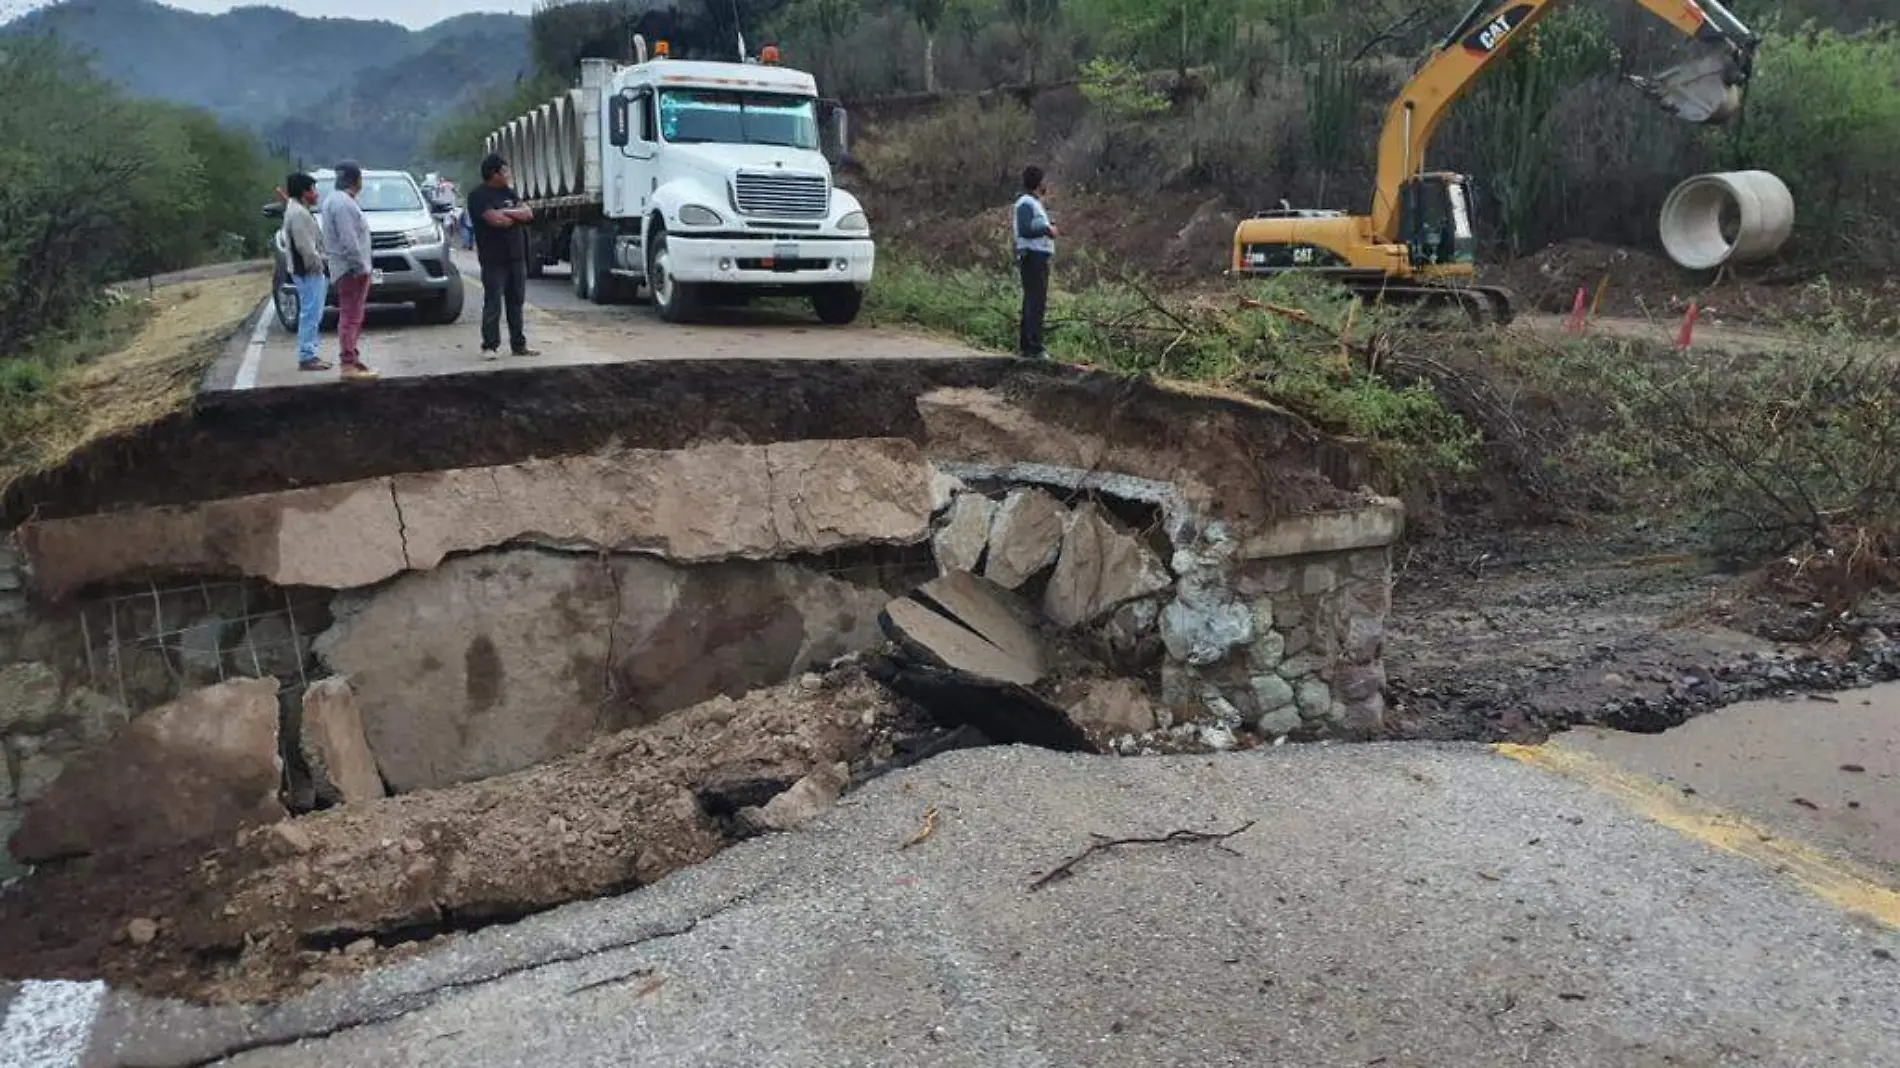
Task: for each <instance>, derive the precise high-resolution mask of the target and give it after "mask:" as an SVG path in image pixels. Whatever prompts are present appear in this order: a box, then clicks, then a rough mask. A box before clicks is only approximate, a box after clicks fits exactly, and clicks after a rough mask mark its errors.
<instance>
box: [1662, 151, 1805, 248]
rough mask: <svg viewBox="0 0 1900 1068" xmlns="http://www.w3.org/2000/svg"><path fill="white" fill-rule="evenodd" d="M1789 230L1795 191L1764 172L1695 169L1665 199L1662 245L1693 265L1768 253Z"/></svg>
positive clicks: (1781, 240)
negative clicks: (1696, 173)
mask: <svg viewBox="0 0 1900 1068" xmlns="http://www.w3.org/2000/svg"><path fill="white" fill-rule="evenodd" d="M1793 231H1794V196H1793V194H1791V193H1789V192H1788V187H1787V185H1786V184H1784V183H1783V182H1782V180H1781V179H1779V178H1777V177H1775V176H1774V175H1772V174H1769V173H1768V172H1767V171H1722V172H1718V173H1715V174H1699V175H1697V176H1695V177H1694V178H1691V179H1689V180H1688V181H1686V182H1683V183H1682V184H1681V185H1679V186H1677V187H1676V188H1675V191H1674V192H1672V193H1670V194H1669V199H1668V200H1667V201H1665V202H1664V203H1663V210H1662V243H1663V250H1664V251H1665V252H1667V253H1669V258H1670V259H1672V260H1675V261H1676V262H1677V263H1678V264H1680V265H1682V266H1684V267H1687V268H1689V269H1691V270H1697V271H1704V270H1709V269H1711V268H1714V267H1720V266H1722V265H1723V264H1725V263H1746V262H1748V261H1750V260H1759V259H1764V258H1766V257H1769V256H1772V255H1774V254H1775V253H1776V252H1778V251H1780V250H1781V246H1782V245H1784V244H1786V243H1787V241H1788V235H1789V234H1790V233H1792V232H1793Z"/></svg>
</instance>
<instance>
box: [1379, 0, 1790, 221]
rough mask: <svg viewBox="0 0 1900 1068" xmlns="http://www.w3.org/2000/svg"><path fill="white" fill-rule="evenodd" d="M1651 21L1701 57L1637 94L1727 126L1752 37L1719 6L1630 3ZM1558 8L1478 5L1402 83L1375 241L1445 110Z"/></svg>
mask: <svg viewBox="0 0 1900 1068" xmlns="http://www.w3.org/2000/svg"><path fill="white" fill-rule="evenodd" d="M1635 2H1636V3H1638V4H1641V5H1642V6H1643V7H1644V8H1646V9H1647V10H1648V11H1649V12H1650V13H1651V14H1653V15H1655V16H1656V17H1657V18H1660V19H1662V20H1663V21H1664V22H1667V23H1668V24H1669V25H1671V26H1673V27H1675V28H1676V29H1677V30H1678V31H1679V32H1681V33H1682V34H1683V35H1684V36H1686V37H1689V38H1691V39H1692V40H1694V41H1695V42H1696V43H1697V44H1698V45H1699V46H1700V47H1701V48H1702V49H1703V54H1702V55H1700V56H1698V57H1697V58H1695V59H1693V60H1690V61H1689V62H1688V63H1685V64H1682V65H1681V66H1678V67H1675V68H1672V69H1671V70H1669V71H1665V72H1663V73H1662V74H1659V75H1656V76H1654V77H1650V78H1636V79H1633V81H1634V82H1635V83H1636V85H1637V87H1638V88H1639V89H1641V90H1643V91H1644V92H1645V93H1647V94H1649V95H1650V96H1651V97H1653V98H1655V99H1656V100H1657V101H1658V102H1659V103H1661V104H1662V105H1663V106H1664V107H1665V108H1668V109H1669V110H1670V111H1673V112H1675V113H1676V114H1677V115H1679V116H1681V117H1683V118H1685V119H1688V120H1690V121H1692V122H1702V123H1717V122H1722V121H1725V120H1726V119H1728V118H1729V117H1730V116H1731V115H1733V114H1734V111H1735V109H1736V108H1737V107H1738V106H1739V104H1740V88H1739V87H1740V86H1741V85H1742V84H1743V83H1745V82H1746V81H1747V80H1748V76H1749V74H1750V73H1751V68H1752V64H1753V60H1754V54H1755V47H1756V45H1757V44H1758V43H1759V41H1760V38H1758V37H1757V36H1756V35H1755V33H1754V31H1752V30H1750V29H1749V28H1748V27H1747V26H1746V25H1745V24H1743V22H1742V21H1741V19H1739V18H1737V17H1735V15H1734V14H1733V13H1732V12H1730V11H1729V10H1728V8H1726V7H1724V6H1723V5H1722V3H1721V0H1635ZM1562 3H1563V0H1502V2H1500V0H1478V2H1477V3H1476V4H1474V5H1473V6H1472V7H1471V9H1470V10H1469V11H1467V12H1466V13H1465V17H1464V18H1463V19H1461V20H1460V21H1459V22H1458V24H1457V26H1456V27H1454V28H1453V29H1452V31H1451V32H1450V33H1449V34H1447V35H1446V36H1445V38H1444V40H1442V41H1440V42H1439V44H1438V47H1437V48H1436V49H1434V50H1433V52H1432V55H1431V58H1429V59H1427V60H1426V61H1425V65H1424V66H1422V67H1420V68H1419V70H1418V73H1417V74H1415V75H1413V76H1412V79H1411V81H1409V82H1407V83H1406V86H1405V89H1404V91H1403V92H1401V93H1400V94H1399V98H1398V99H1397V100H1395V101H1393V103H1392V107H1391V108H1390V109H1389V110H1388V111H1387V113H1386V121H1385V128H1384V130H1383V132H1382V133H1381V135H1380V138H1379V176H1378V185H1377V186H1376V187H1375V189H1374V192H1373V205H1372V231H1373V233H1374V234H1375V235H1376V236H1377V237H1378V238H1379V239H1381V240H1384V241H1388V242H1389V241H1393V240H1396V239H1397V237H1398V233H1399V225H1398V218H1399V212H1400V198H1399V190H1400V189H1401V188H1402V187H1403V186H1404V185H1405V183H1406V182H1408V181H1410V180H1411V179H1412V178H1413V177H1414V176H1416V175H1417V174H1419V173H1420V172H1422V171H1423V170H1424V168H1425V150H1426V148H1427V146H1429V145H1430V144H1431V141H1432V137H1433V135H1434V134H1436V133H1437V132H1438V126H1439V124H1440V123H1441V122H1443V121H1444V118H1445V116H1446V114H1448V113H1449V111H1450V108H1451V105H1452V104H1454V103H1456V102H1457V101H1458V99H1459V98H1461V97H1463V96H1464V95H1465V94H1466V93H1467V92H1469V91H1470V90H1471V87H1472V85H1473V84H1474V83H1475V82H1476V81H1477V79H1478V76H1479V75H1480V74H1482V73H1483V72H1484V70H1485V69H1486V68H1487V67H1489V66H1490V65H1491V64H1492V62H1494V61H1495V60H1497V59H1498V58H1500V57H1502V56H1503V55H1505V54H1506V53H1507V52H1508V51H1509V48H1508V46H1509V45H1510V43H1511V42H1512V41H1513V40H1514V39H1516V38H1517V37H1518V36H1519V35H1520V34H1523V33H1526V32H1528V31H1529V30H1530V29H1531V28H1532V27H1535V26H1536V25H1537V24H1538V23H1539V22H1541V21H1543V20H1544V18H1546V17H1547V16H1549V15H1550V14H1551V13H1552V12H1554V11H1556V10H1557V8H1559V7H1560V6H1562Z"/></svg>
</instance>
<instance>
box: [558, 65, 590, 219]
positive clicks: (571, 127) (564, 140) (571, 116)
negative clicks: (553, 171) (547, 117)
mask: <svg viewBox="0 0 1900 1068" xmlns="http://www.w3.org/2000/svg"><path fill="white" fill-rule="evenodd" d="M560 151H561V182H562V185H563V186H564V187H565V190H564V191H565V192H566V193H568V194H569V195H572V194H575V193H579V192H580V191H581V175H582V171H583V167H584V165H585V162H584V161H583V160H582V158H581V108H580V90H578V89H576V90H573V91H572V92H570V93H568V95H566V96H564V97H562V98H561V146H560Z"/></svg>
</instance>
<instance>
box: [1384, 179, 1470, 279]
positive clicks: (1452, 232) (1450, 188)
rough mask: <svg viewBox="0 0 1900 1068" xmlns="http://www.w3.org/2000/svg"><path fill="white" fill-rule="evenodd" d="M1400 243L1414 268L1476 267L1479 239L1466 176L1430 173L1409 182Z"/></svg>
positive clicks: (1401, 202)
mask: <svg viewBox="0 0 1900 1068" xmlns="http://www.w3.org/2000/svg"><path fill="white" fill-rule="evenodd" d="M1399 240H1400V241H1402V242H1403V243H1404V244H1405V247H1406V250H1407V253H1408V257H1409V259H1410V260H1411V263H1412V266H1413V267H1414V268H1432V267H1450V266H1452V265H1454V264H1464V265H1467V267H1469V266H1470V265H1472V264H1475V263H1476V262H1477V259H1478V239H1477V236H1476V235H1475V234H1473V233H1472V229H1471V197H1470V187H1469V184H1468V182H1467V180H1466V178H1465V176H1464V175H1462V174H1453V173H1451V172H1449V171H1428V172H1426V173H1424V174H1420V175H1418V176H1417V177H1415V178H1413V179H1412V180H1411V181H1409V182H1406V183H1405V185H1404V187H1403V188H1402V189H1401V190H1400V193H1399Z"/></svg>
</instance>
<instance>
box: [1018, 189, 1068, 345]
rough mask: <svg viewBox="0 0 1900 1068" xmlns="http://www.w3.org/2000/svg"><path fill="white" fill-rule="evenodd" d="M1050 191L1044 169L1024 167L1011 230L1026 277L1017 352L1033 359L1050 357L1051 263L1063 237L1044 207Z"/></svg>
mask: <svg viewBox="0 0 1900 1068" xmlns="http://www.w3.org/2000/svg"><path fill="white" fill-rule="evenodd" d="M1047 191H1048V190H1047V186H1046V184H1045V182H1044V180H1043V173H1042V168H1041V167H1034V166H1032V167H1025V168H1023V195H1022V196H1020V197H1018V198H1017V199H1016V213H1015V215H1016V217H1015V224H1014V226H1012V227H1011V229H1012V230H1013V231H1014V232H1015V235H1016V264H1017V266H1018V267H1019V268H1020V269H1021V270H1022V276H1023V318H1022V329H1021V331H1020V333H1019V334H1018V336H1017V342H1016V351H1017V353H1018V354H1020V355H1021V356H1023V357H1025V358H1027V359H1032V360H1040V359H1044V358H1046V357H1047V356H1048V355H1049V353H1048V352H1047V350H1045V349H1044V348H1043V345H1042V319H1043V315H1044V313H1045V312H1047V311H1048V308H1049V261H1050V260H1052V259H1054V258H1055V255H1056V238H1058V237H1061V236H1062V231H1060V230H1058V229H1056V225H1055V223H1053V222H1051V221H1049V212H1048V211H1047V210H1046V209H1044V208H1043V206H1042V198H1043V196H1044V195H1046V193H1047Z"/></svg>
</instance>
